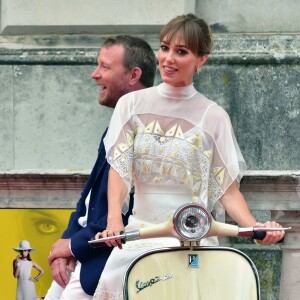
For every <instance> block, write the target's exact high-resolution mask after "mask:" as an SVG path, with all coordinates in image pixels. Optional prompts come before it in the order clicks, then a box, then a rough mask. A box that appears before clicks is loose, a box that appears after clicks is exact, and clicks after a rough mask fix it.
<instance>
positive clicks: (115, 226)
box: [95, 218, 124, 249]
mask: <svg viewBox="0 0 300 300" xmlns="http://www.w3.org/2000/svg"><path fill="white" fill-rule="evenodd" d="M122 231H124V225H123V222H122V218H121V219H111V220H109V219H108V220H107V227H106V230H104V231H102V232H98V233H97V234H96V236H95V238H96V239H99V238H101V237H102V238H106V237H109V236H115V235H119V234H120V232H122ZM105 243H106V245H107V246H109V247H118V248H119V249H122V242H121V240H120V239H115V240H111V241H107V242H105Z"/></svg>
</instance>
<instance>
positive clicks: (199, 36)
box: [160, 14, 213, 56]
mask: <svg viewBox="0 0 300 300" xmlns="http://www.w3.org/2000/svg"><path fill="white" fill-rule="evenodd" d="M176 37H179V38H182V39H184V41H185V46H186V47H187V48H188V49H190V50H191V51H192V52H193V53H194V54H195V55H197V56H203V55H205V54H209V53H210V52H211V50H212V47H213V40H212V34H211V30H210V28H209V26H208V25H207V23H206V22H205V21H204V20H203V19H200V18H198V17H197V16H195V15H194V14H187V15H182V16H178V17H176V18H174V19H172V20H171V21H170V22H168V23H167V24H166V25H165V26H164V27H163V28H162V30H161V32H160V41H162V40H164V41H166V42H167V43H170V42H171V40H172V39H174V38H176Z"/></svg>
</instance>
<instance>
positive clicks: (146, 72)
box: [102, 35, 157, 87]
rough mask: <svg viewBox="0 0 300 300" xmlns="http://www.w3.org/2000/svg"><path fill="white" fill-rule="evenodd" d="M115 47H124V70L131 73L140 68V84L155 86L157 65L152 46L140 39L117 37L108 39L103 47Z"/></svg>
mask: <svg viewBox="0 0 300 300" xmlns="http://www.w3.org/2000/svg"><path fill="white" fill-rule="evenodd" d="M113 45H123V47H124V50H125V52H124V62H123V64H124V68H125V69H126V70H128V71H129V70H131V69H133V68H135V67H139V68H140V69H141V70H142V76H141V79H140V82H141V83H142V84H143V85H144V86H145V87H151V86H153V83H154V77H155V73H156V65H157V63H156V57H155V54H154V52H153V50H152V48H151V46H150V45H149V44H148V43H147V42H146V41H145V40H143V39H141V38H138V37H134V36H129V35H117V36H114V37H109V38H107V39H106V40H105V41H104V43H103V45H102V47H110V46H113Z"/></svg>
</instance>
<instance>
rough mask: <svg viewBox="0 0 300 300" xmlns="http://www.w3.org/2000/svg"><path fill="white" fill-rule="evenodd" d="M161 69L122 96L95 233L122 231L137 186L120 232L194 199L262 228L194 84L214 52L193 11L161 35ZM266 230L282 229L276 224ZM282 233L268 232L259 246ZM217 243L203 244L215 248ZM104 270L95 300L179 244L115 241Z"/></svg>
mask: <svg viewBox="0 0 300 300" xmlns="http://www.w3.org/2000/svg"><path fill="white" fill-rule="evenodd" d="M160 41H161V45H160V49H159V51H158V61H159V69H160V74H161V78H162V81H163V83H162V84H160V85H159V86H157V87H153V88H149V89H146V90H142V91H138V92H133V93H129V94H127V95H125V96H124V97H123V98H121V99H120V101H119V102H118V105H117V107H116V109H115V111H114V114H113V117H112V120H111V124H110V127H109V132H108V134H107V136H106V139H105V147H106V151H107V160H108V162H109V163H110V165H111V169H110V173H109V182H108V203H109V206H108V219H107V222H108V223H107V229H106V230H105V231H104V232H102V233H99V234H98V235H97V236H96V238H97V237H99V236H103V237H106V236H112V235H114V234H119V232H120V231H123V230H124V226H123V224H122V218H121V212H123V213H125V212H126V209H127V203H128V194H129V192H130V190H131V188H132V186H134V187H135V198H134V208H133V215H132V216H131V217H130V219H129V223H128V226H127V227H126V229H127V230H128V229H136V228H138V227H141V226H149V225H151V224H153V223H161V222H164V221H165V220H166V219H167V218H169V217H170V216H172V214H173V213H174V211H175V210H176V209H177V208H178V207H179V206H180V205H182V204H184V203H187V202H191V201H193V202H197V203H201V204H202V205H204V206H205V207H206V208H207V209H208V210H209V211H213V210H214V212H215V214H216V215H217V217H218V219H219V220H220V219H222V218H223V219H224V210H226V211H227V213H228V214H229V215H230V217H231V218H232V219H234V220H235V221H236V222H237V223H238V224H239V225H241V226H254V225H261V224H260V223H257V222H256V220H255V218H254V217H253V215H252V214H251V213H250V211H249V209H248V207H247V204H246V202H245V199H244V197H243V196H242V194H241V193H240V191H239V189H238V183H239V181H240V179H241V177H242V176H243V173H244V171H245V168H246V166H245V162H244V159H243V157H242V154H241V152H240V149H239V147H238V144H237V142H236V139H235V136H234V133H233V129H232V126H231V122H230V119H229V117H228V115H227V113H226V112H225V111H224V110H223V109H222V108H221V107H220V106H218V105H217V104H216V103H215V102H213V101H211V100H208V99H207V98H206V97H205V96H203V95H202V94H200V93H198V92H197V91H196V90H195V88H194V87H193V83H192V81H193V76H194V73H195V72H197V73H199V70H200V68H201V67H202V65H203V64H204V63H205V62H206V60H207V58H208V54H209V53H210V52H211V48H212V44H213V42H212V37H211V32H210V29H209V27H208V25H207V24H206V23H205V21H203V20H202V19H199V18H197V17H196V16H195V15H193V14H188V15H183V16H179V17H177V18H175V19H173V20H171V21H170V22H169V23H168V24H167V25H165V26H164V27H163V29H162V31H161V34H160ZM265 225H267V226H275V227H280V225H279V224H277V223H275V222H267V223H265ZM283 235H284V233H283V232H282V231H279V232H268V233H267V235H266V237H265V239H264V240H263V242H262V243H265V244H268V243H274V242H276V241H278V240H280V239H281V238H282V237H283ZM217 243H218V242H217V239H216V238H209V239H205V240H203V241H202V244H204V245H215V244H217ZM107 244H108V245H109V246H117V247H118V248H119V249H118V248H115V249H114V250H113V252H112V255H111V256H110V258H109V260H108V262H107V265H106V267H105V269H104V272H103V273H102V276H101V278H100V281H99V285H98V288H97V290H96V293H95V295H94V299H101V300H103V299H122V277H123V274H124V272H125V269H126V267H127V266H128V264H129V263H130V261H131V260H132V259H133V258H134V257H135V256H137V255H138V254H140V253H141V252H143V251H145V250H148V249H150V248H154V247H160V246H170V245H177V244H178V242H177V241H176V240H175V239H172V238H169V239H153V240H147V241H134V242H129V243H127V244H125V245H123V250H121V248H122V244H121V243H120V241H119V240H113V241H111V242H107Z"/></svg>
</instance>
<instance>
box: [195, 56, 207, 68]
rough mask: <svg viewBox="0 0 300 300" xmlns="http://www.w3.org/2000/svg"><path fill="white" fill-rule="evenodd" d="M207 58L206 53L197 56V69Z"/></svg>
mask: <svg viewBox="0 0 300 300" xmlns="http://www.w3.org/2000/svg"><path fill="white" fill-rule="evenodd" d="M207 59H208V55H207V54H204V55H203V56H200V57H199V62H198V64H197V69H199V68H201V67H202V66H203V65H204V64H205V62H206V61H207Z"/></svg>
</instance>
